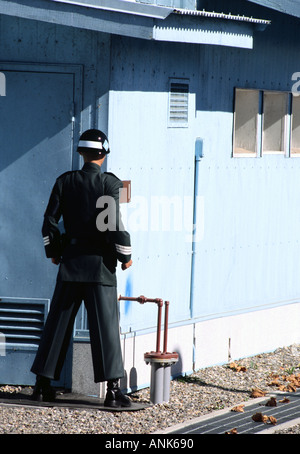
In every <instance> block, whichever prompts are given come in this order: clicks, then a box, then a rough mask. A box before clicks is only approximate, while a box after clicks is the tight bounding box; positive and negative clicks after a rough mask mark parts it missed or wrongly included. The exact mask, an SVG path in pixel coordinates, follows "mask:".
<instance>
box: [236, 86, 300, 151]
mask: <svg viewBox="0 0 300 454" xmlns="http://www.w3.org/2000/svg"><path fill="white" fill-rule="evenodd" d="M297 153H298V154H299V156H300V99H299V98H298V97H297V96H292V94H291V93H290V92H278V91H267V90H265V91H264V90H254V89H240V88H237V89H236V90H235V107H234V131H233V156H234V157H260V156H263V155H266V154H282V155H284V156H296V155H297Z"/></svg>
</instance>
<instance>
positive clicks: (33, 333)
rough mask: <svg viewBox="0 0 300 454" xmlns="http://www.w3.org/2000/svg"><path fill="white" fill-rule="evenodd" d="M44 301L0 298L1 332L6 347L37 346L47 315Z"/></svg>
mask: <svg viewBox="0 0 300 454" xmlns="http://www.w3.org/2000/svg"><path fill="white" fill-rule="evenodd" d="M46 306H47V305H46V303H45V302H43V301H35V300H28V301H26V300H25V301H21V302H20V301H18V300H17V299H16V300H15V301H14V300H10V299H2V298H0V333H1V334H2V338H3V339H5V343H6V347H10V348H14V349H20V348H30V347H37V346H38V344H39V341H40V338H41V334H42V331H43V327H44V322H45V319H46V316H47V307H46Z"/></svg>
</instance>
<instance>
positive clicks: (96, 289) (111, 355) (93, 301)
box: [31, 280, 124, 383]
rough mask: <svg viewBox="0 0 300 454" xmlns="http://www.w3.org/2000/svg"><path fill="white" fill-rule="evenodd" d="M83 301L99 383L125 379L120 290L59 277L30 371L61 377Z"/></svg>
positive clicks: (52, 377)
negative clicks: (119, 308)
mask: <svg viewBox="0 0 300 454" xmlns="http://www.w3.org/2000/svg"><path fill="white" fill-rule="evenodd" d="M82 301H84V304H85V307H86V310H87V316H88V322H89V331H90V342H91V351H92V360H93V368H94V380H95V382H96V383H98V382H102V381H107V380H112V379H118V378H122V377H123V376H124V368H123V361H122V352H121V344H120V328H119V313H118V299H117V289H116V287H114V286H106V285H101V284H98V283H94V282H89V283H87V282H64V281H60V280H58V281H57V283H56V287H55V290H54V294H53V298H52V301H51V305H50V311H49V314H48V317H47V320H46V324H45V327H44V331H43V334H42V338H41V341H40V344H39V348H38V351H37V354H36V357H35V360H34V362H33V365H32V368H31V371H32V372H33V373H35V374H37V375H42V376H44V377H48V378H50V379H52V380H59V377H60V373H61V370H62V367H63V364H64V361H65V357H66V353H67V350H68V346H69V342H70V338H71V336H72V332H73V326H74V321H75V317H76V314H77V312H78V309H79V307H80V305H81V303H82Z"/></svg>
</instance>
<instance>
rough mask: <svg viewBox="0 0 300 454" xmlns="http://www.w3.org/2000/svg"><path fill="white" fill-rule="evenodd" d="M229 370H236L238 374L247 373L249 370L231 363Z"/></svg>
mask: <svg viewBox="0 0 300 454" xmlns="http://www.w3.org/2000/svg"><path fill="white" fill-rule="evenodd" d="M229 368H230V369H233V370H235V371H236V372H246V370H247V368H246V367H245V366H240V365H239V364H236V363H230V364H229Z"/></svg>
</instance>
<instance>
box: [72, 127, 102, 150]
mask: <svg viewBox="0 0 300 454" xmlns="http://www.w3.org/2000/svg"><path fill="white" fill-rule="evenodd" d="M77 151H78V152H84V151H95V152H98V153H99V154H100V153H104V154H108V153H110V148H109V143H108V139H107V136H106V135H105V134H104V132H102V131H100V130H99V129H88V130H87V131H85V132H84V133H82V134H81V136H80V139H79V142H78V147H77Z"/></svg>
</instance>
